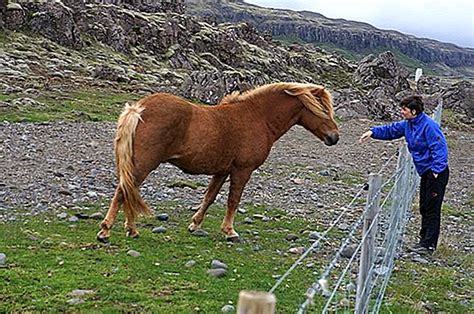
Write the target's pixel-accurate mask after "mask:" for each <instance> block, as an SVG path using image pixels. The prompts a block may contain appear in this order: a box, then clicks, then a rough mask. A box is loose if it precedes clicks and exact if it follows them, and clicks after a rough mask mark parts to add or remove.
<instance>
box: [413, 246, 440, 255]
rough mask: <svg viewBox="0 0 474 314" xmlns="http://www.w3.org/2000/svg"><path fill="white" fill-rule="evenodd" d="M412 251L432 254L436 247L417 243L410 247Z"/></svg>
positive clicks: (420, 253)
mask: <svg viewBox="0 0 474 314" xmlns="http://www.w3.org/2000/svg"><path fill="white" fill-rule="evenodd" d="M410 252H413V253H417V254H419V255H422V256H431V255H433V252H434V249H432V248H427V247H424V246H421V245H419V244H416V245H414V246H412V247H411V248H410Z"/></svg>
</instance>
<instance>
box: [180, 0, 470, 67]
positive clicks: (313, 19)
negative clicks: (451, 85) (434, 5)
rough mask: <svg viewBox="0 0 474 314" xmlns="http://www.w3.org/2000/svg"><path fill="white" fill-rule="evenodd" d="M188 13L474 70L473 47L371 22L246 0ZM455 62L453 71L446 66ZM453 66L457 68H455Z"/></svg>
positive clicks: (197, 6) (193, 7)
mask: <svg viewBox="0 0 474 314" xmlns="http://www.w3.org/2000/svg"><path fill="white" fill-rule="evenodd" d="M191 2H192V4H189V5H188V6H187V12H188V13H189V14H192V15H195V16H200V17H201V18H203V19H205V20H208V21H212V22H215V23H223V22H231V23H240V22H247V23H249V24H251V25H254V26H255V27H256V28H257V29H258V30H259V31H261V32H267V33H269V34H271V35H272V36H277V37H287V38H299V39H301V40H303V41H305V42H309V43H330V44H334V45H336V46H338V47H341V48H344V49H347V50H350V51H353V52H355V53H359V54H367V53H368V52H370V51H373V50H380V49H395V50H398V51H400V52H401V53H403V54H405V55H406V56H408V57H410V58H413V59H416V60H418V61H421V62H423V63H425V64H427V65H429V66H430V67H433V68H437V69H438V70H441V69H442V71H443V72H444V73H447V74H450V73H451V74H453V73H455V72H464V73H465V74H468V75H471V76H472V75H473V74H474V49H472V48H462V47H458V46H456V45H453V44H449V43H443V42H439V41H435V40H431V39H427V38H416V37H414V36H411V35H406V34H402V33H399V32H396V31H388V30H380V29H377V28H375V27H373V26H372V25H369V24H366V23H361V22H355V21H348V20H344V19H330V18H326V17H325V16H323V15H321V14H318V13H313V12H307V11H301V12H295V11H291V10H281V9H269V8H263V7H259V6H255V5H250V4H247V3H245V2H243V1H226V0H221V1H197V2H194V1H191ZM445 65H447V66H448V67H451V68H453V69H451V70H449V69H447V68H446V67H445ZM453 70H454V71H453Z"/></svg>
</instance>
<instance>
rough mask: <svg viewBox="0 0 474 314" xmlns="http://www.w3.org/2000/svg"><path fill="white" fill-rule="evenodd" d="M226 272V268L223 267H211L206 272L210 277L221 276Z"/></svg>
mask: <svg viewBox="0 0 474 314" xmlns="http://www.w3.org/2000/svg"><path fill="white" fill-rule="evenodd" d="M226 273H227V269H224V268H212V269H209V270H208V271H207V274H208V275H210V276H212V277H223V276H224V275H225V274H226Z"/></svg>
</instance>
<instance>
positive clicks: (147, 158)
mask: <svg viewBox="0 0 474 314" xmlns="http://www.w3.org/2000/svg"><path fill="white" fill-rule="evenodd" d="M156 151H157V152H159V151H158V150H156ZM134 162H135V169H134V171H133V174H134V178H135V185H136V186H137V189H138V188H139V187H140V185H141V184H142V183H143V181H145V179H146V177H147V176H148V175H149V174H150V172H152V171H153V170H155V169H156V168H157V167H158V166H159V164H160V161H159V159H158V158H156V156H153V157H152V155H151V154H150V153H149V151H146V153H144V152H143V150H142V147H138V148H135V155H134ZM138 193H140V192H138ZM135 219H136V214H132V213H127V212H125V224H124V226H125V230H126V235H127V237H131V238H137V237H138V235H139V233H138V231H137V226H136V224H135Z"/></svg>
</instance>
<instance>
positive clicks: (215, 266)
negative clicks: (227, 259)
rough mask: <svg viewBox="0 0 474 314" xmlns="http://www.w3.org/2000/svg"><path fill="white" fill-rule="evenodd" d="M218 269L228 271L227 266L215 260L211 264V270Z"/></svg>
mask: <svg viewBox="0 0 474 314" xmlns="http://www.w3.org/2000/svg"><path fill="white" fill-rule="evenodd" d="M217 268H223V269H227V265H226V264H225V263H223V262H221V261H219V260H217V259H214V260H212V262H211V269H217Z"/></svg>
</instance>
